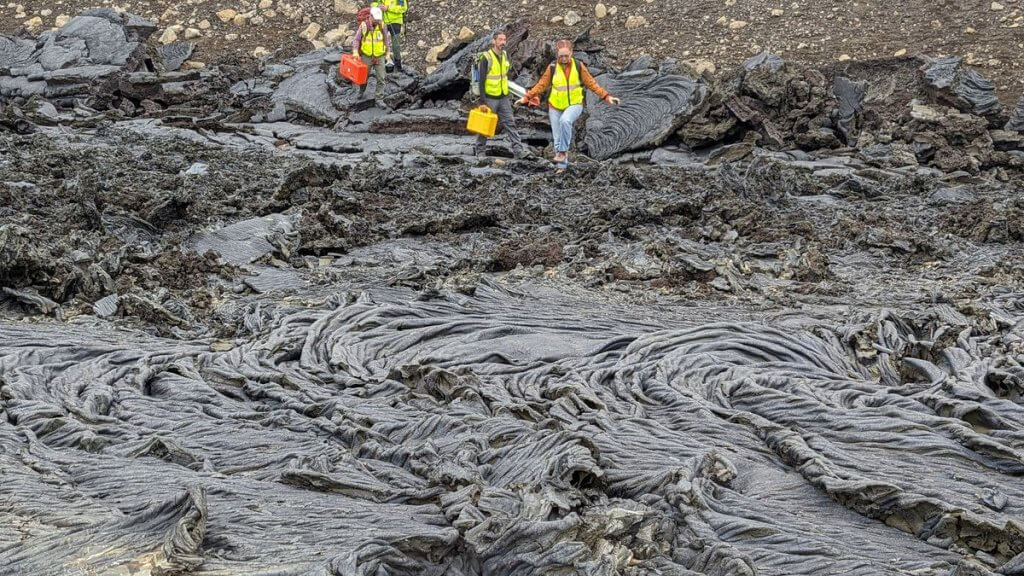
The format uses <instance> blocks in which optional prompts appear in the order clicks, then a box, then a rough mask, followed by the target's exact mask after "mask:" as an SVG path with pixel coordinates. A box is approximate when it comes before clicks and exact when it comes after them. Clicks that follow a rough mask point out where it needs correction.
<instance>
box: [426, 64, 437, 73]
mask: <svg viewBox="0 0 1024 576" xmlns="http://www.w3.org/2000/svg"><path fill="white" fill-rule="evenodd" d="M436 71H437V66H427V69H426V73H427V74H433V73H434V72H436Z"/></svg>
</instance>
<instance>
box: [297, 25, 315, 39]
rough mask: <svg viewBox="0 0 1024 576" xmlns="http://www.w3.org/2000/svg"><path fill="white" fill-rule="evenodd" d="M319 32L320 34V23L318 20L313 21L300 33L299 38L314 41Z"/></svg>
mask: <svg viewBox="0 0 1024 576" xmlns="http://www.w3.org/2000/svg"><path fill="white" fill-rule="evenodd" d="M318 34H320V25H319V24H317V23H316V22H312V23H310V25H309V26H306V29H305V30H303V31H302V32H300V33H299V38H302V39H303V40H309V41H312V40H313V39H315V38H316V37H317V35H318Z"/></svg>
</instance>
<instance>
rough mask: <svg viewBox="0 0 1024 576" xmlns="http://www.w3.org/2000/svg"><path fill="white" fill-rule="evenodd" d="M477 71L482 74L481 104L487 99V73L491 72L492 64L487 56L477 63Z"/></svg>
mask: <svg viewBox="0 0 1024 576" xmlns="http://www.w3.org/2000/svg"><path fill="white" fill-rule="evenodd" d="M476 65H477V70H478V71H479V72H480V103H481V104H483V103H484V98H486V97H487V91H486V90H485V88H486V87H487V73H488V72H489V71H490V68H491V62H490V60H489V59H488V57H487V56H481V57H480V61H479V62H477V64H476Z"/></svg>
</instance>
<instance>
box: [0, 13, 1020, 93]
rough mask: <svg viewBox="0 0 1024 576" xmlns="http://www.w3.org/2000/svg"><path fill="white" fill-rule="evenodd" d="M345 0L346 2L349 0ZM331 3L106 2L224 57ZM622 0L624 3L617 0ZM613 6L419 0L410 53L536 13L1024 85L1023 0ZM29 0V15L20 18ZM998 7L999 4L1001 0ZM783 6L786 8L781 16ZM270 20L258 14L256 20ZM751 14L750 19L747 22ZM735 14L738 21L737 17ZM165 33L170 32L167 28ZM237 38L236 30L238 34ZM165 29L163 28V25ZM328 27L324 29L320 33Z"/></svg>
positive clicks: (689, 50) (660, 47) (697, 48)
mask: <svg viewBox="0 0 1024 576" xmlns="http://www.w3.org/2000/svg"><path fill="white" fill-rule="evenodd" d="M339 1H343V0H339ZM19 2H20V4H19V3H18V2H11V3H7V4H0V33H7V34H10V33H14V32H16V31H17V30H18V29H19V28H20V27H21V25H22V23H23V22H25V21H26V20H28V19H30V18H32V17H33V16H37V15H40V16H41V14H42V12H47V11H48V12H47V15H46V16H42V20H43V25H44V26H52V25H53V23H54V21H55V19H56V18H57V16H59V15H61V14H67V15H74V14H76V13H78V12H80V11H81V10H83V9H85V8H88V7H90V6H91V5H92V2H91V1H90V0H84V1H82V0H61V1H58V2H56V3H54V2H52V0H19ZM332 2H333V0H331V2H310V1H308V0H274V1H273V5H272V6H270V7H269V8H267V9H262V10H261V9H260V8H259V6H258V5H259V0H213V1H210V0H185V1H184V2H181V1H179V2H168V1H167V0H128V1H125V2H123V3H112V2H111V1H110V0H104V1H103V4H104V5H107V6H115V7H117V8H121V9H124V10H128V11H131V12H134V13H136V14H141V15H143V16H146V17H149V18H152V19H155V20H156V21H158V22H159V24H160V26H161V28H164V27H167V26H171V25H174V24H181V25H184V26H190V27H198V24H199V23H200V22H201V21H203V20H207V21H208V22H209V23H210V27H209V28H208V29H207V30H204V31H203V36H202V37H200V38H198V39H196V40H195V41H196V42H197V43H198V49H197V50H196V52H195V54H194V57H193V60H198V61H202V62H206V63H215V62H219V61H222V60H236V59H240V60H243V61H244V60H247V59H249V58H251V56H250V55H251V53H252V51H253V49H254V48H255V47H256V46H263V47H265V48H267V49H268V50H270V51H271V52H276V55H277V56H280V57H283V56H289V55H292V54H296V53H300V52H304V51H307V50H309V49H310V48H312V46H311V44H310V43H309V42H308V41H306V40H303V39H300V38H299V33H300V32H301V31H302V30H303V29H304V28H305V27H306V26H307V24H308V23H309V22H316V23H318V24H320V25H321V26H322V27H323V30H324V31H327V30H329V29H331V28H334V27H336V26H339V25H342V24H346V23H349V24H350V23H351V22H352V20H353V17H352V16H351V15H349V14H343V13H337V12H336V11H335V10H334V5H333V3H332ZM617 2H618V3H617ZM604 3H605V4H606V6H607V7H608V8H609V9H613V7H614V12H615V13H614V14H609V15H607V16H606V17H604V18H603V19H598V18H596V16H595V6H596V4H597V1H596V0H539V1H538V0H532V1H531V0H520V1H515V0H513V1H510V2H481V1H479V0H466V1H463V2H457V1H456V0H410V5H411V10H410V14H409V29H408V31H407V37H406V42H405V46H406V48H405V51H406V53H407V55H406V57H405V60H406V62H408V63H410V64H412V65H413V66H414V67H415V68H416V69H417V70H419V71H421V72H422V71H423V70H424V69H425V68H426V67H427V63H426V62H425V59H424V57H425V55H426V53H427V50H428V49H429V48H430V47H431V46H433V45H437V44H440V43H442V41H443V40H442V38H443V37H445V36H447V37H454V36H457V35H458V33H459V30H460V29H461V28H462V27H463V26H467V27H469V28H470V29H472V30H475V31H477V32H483V31H485V30H487V29H488V28H489V27H493V26H498V25H501V24H502V23H503V22H510V21H513V20H516V19H518V18H528V19H530V21H531V22H532V24H533V28H532V30H533V33H534V34H535V35H537V36H540V37H550V38H552V39H554V38H557V37H560V36H575V35H576V34H579V33H581V32H582V31H583V30H585V29H586V27H588V26H591V25H592V26H593V31H592V37H594V38H595V39H598V40H600V41H602V42H603V43H604V44H605V45H606V47H607V49H608V53H609V54H610V55H611V56H612V57H613V61H615V62H616V63H618V64H624V63H625V62H628V61H629V60H630V59H632V58H634V57H636V56H640V55H649V56H652V57H654V58H656V59H657V58H661V57H668V56H671V57H675V58H677V59H680V60H697V59H700V60H707V61H710V62H712V63H714V64H715V66H716V68H717V69H718V70H719V71H723V70H725V69H728V68H730V67H733V66H735V65H736V64H738V63H740V62H742V61H743V60H744V59H746V58H748V57H750V56H752V55H754V54H756V53H758V52H760V51H761V50H764V49H768V50H771V51H773V52H775V53H777V54H780V55H781V56H783V57H784V58H786V59H787V60H790V61H794V62H798V63H804V64H810V65H816V66H818V65H828V64H835V63H836V62H838V61H839V58H840V56H842V55H844V54H845V55H848V56H849V57H850V58H851V59H853V60H854V61H864V60H872V59H880V58H887V57H891V56H893V55H895V54H896V53H897V52H899V51H901V50H906V52H907V54H908V55H911V56H913V55H915V54H928V55H931V56H939V55H960V56H964V57H965V58H966V59H967V60H968V62H969V63H971V64H973V65H974V66H976V67H977V68H978V69H979V70H980V71H981V72H982V73H983V74H985V75H986V76H987V77H988V78H990V79H992V80H993V82H994V83H995V86H996V89H997V90H998V92H999V95H1000V98H1001V99H1002V100H1003V102H1004V103H1006V104H1010V103H1013V102H1015V101H1016V99H1017V98H1018V97H1019V96H1020V95H1021V94H1022V93H1024V60H1022V59H1021V58H1020V55H1021V54H1022V53H1024V0H1000V2H999V4H1000V5H1001V6H1002V9H998V10H994V9H993V4H994V3H993V2H991V1H990V0H909V1H907V2H879V1H877V0H859V1H853V2H850V1H846V0H796V1H792V0H688V1H680V0H670V1H667V2H654V1H653V0H639V1H637V0H633V1H630V2H624V1H623V0H604ZM18 6H21V7H22V8H23V11H22V12H23V13H24V16H22V17H20V18H19V17H18V16H19V14H21V13H22V12H19V11H18V10H17V8H18ZM997 7H998V6H997ZM224 8H232V9H235V10H237V11H239V12H247V13H249V14H251V15H253V16H259V17H261V18H262V22H259V23H258V24H252V23H248V24H245V25H243V26H236V25H235V24H234V23H232V22H228V23H222V22H221V21H220V20H219V19H218V18H217V17H216V12H217V11H218V10H221V9H224ZM570 10H574V11H576V12H577V13H578V14H579V15H580V16H581V17H582V20H581V21H580V22H579V23H578V24H575V25H574V26H572V27H569V26H566V25H565V24H564V23H563V22H552V19H553V18H556V17H559V16H562V17H564V16H565V15H566V13H567V12H568V11H570ZM773 10H774V11H779V10H781V15H773ZM630 16H642V17H644V18H645V19H646V20H647V22H648V25H647V26H644V27H641V28H639V29H635V30H627V29H626V25H625V24H626V19H627V18H628V17H630ZM257 21H259V20H257ZM739 21H742V22H745V23H746V24H745V25H744V26H742V27H740V25H739V24H737V23H736V22H739ZM730 24H731V25H732V26H730ZM161 31H162V30H161ZM232 33H233V34H237V35H238V38H237V39H236V40H230V41H229V40H226V39H225V36H226V35H228V34H232ZM157 34H158V35H159V34H160V32H158V33H157ZM320 36H321V37H322V36H323V32H321V35H320Z"/></svg>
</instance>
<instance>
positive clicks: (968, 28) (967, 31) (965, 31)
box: [964, 26, 978, 34]
mask: <svg viewBox="0 0 1024 576" xmlns="http://www.w3.org/2000/svg"><path fill="white" fill-rule="evenodd" d="M977 32H978V31H977V30H975V29H974V28H972V27H970V26H968V27H967V29H966V30H964V34H976V33H977Z"/></svg>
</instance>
